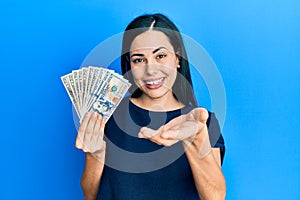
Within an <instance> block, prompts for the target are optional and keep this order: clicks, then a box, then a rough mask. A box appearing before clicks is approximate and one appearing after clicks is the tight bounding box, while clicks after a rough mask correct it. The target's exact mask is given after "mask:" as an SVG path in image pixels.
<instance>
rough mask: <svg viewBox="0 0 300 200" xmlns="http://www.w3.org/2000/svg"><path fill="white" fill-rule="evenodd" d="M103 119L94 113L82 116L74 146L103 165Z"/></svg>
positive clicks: (104, 145)
mask: <svg viewBox="0 0 300 200" xmlns="http://www.w3.org/2000/svg"><path fill="white" fill-rule="evenodd" d="M104 127H105V119H104V118H103V117H102V116H101V115H99V114H98V113H96V112H93V113H92V112H88V113H86V115H85V116H84V118H83V120H82V122H81V124H80V127H79V130H78V134H77V138H76V144H75V146H76V147H77V148H78V149H81V150H82V151H84V152H86V153H90V154H91V155H92V156H93V157H94V158H96V159H97V160H98V161H100V162H102V163H104V158H105V147H106V143H105V141H104V140H103V135H104Z"/></svg>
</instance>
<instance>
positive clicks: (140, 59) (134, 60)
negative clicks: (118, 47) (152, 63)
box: [132, 58, 143, 63]
mask: <svg viewBox="0 0 300 200" xmlns="http://www.w3.org/2000/svg"><path fill="white" fill-rule="evenodd" d="M132 62H133V63H140V62H143V59H142V58H135V59H133V60H132Z"/></svg>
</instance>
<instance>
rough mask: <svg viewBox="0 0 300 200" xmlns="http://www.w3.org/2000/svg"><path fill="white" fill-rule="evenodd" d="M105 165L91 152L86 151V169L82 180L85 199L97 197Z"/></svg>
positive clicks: (92, 199)
mask: <svg viewBox="0 0 300 200" xmlns="http://www.w3.org/2000/svg"><path fill="white" fill-rule="evenodd" d="M103 167H104V164H103V163H101V162H99V161H98V160H97V159H95V158H94V157H93V156H92V155H91V154H90V153H86V156H85V166H84V171H83V174H82V177H81V181H80V183H81V188H82V191H83V195H84V199H85V200H94V199H96V198H97V194H98V188H99V184H100V179H101V175H102V172H103Z"/></svg>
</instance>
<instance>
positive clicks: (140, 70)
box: [131, 67, 144, 81]
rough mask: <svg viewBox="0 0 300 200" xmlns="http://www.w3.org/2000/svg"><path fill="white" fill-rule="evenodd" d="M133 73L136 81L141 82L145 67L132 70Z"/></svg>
mask: <svg viewBox="0 0 300 200" xmlns="http://www.w3.org/2000/svg"><path fill="white" fill-rule="evenodd" d="M131 72H132V75H133V78H134V79H135V81H137V80H140V79H141V78H142V77H143V75H144V69H143V67H133V68H131Z"/></svg>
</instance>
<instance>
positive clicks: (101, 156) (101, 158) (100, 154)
mask: <svg viewBox="0 0 300 200" xmlns="http://www.w3.org/2000/svg"><path fill="white" fill-rule="evenodd" d="M105 152H106V142H105V141H103V145H102V148H101V149H99V150H97V151H95V152H93V153H89V154H90V155H91V156H92V157H93V158H94V159H96V160H97V161H98V162H100V163H102V164H104V162H105Z"/></svg>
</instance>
